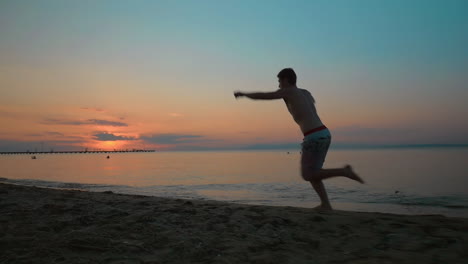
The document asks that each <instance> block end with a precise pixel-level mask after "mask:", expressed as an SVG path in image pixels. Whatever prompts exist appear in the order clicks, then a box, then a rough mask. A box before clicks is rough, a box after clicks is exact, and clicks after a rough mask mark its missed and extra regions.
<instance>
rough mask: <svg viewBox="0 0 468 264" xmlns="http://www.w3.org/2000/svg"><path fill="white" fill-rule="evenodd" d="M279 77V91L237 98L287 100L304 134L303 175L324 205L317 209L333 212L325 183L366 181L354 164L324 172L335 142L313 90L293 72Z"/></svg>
mask: <svg viewBox="0 0 468 264" xmlns="http://www.w3.org/2000/svg"><path fill="white" fill-rule="evenodd" d="M277 77H278V82H279V89H278V90H276V91H274V92H266V93H265V92H257V93H244V92H235V93H234V96H235V97H236V98H238V97H242V96H245V97H248V98H250V99H254V100H274V99H283V100H284V102H285V103H286V106H287V108H288V111H289V113H291V115H292V117H293V118H294V121H295V122H296V123H297V124H298V125H299V127H300V129H301V131H302V133H303V134H304V139H303V142H302V144H301V146H302V152H301V175H302V178H303V179H304V180H305V181H309V182H310V183H311V185H312V187H313V188H314V189H315V191H316V192H317V194H318V196H319V197H320V201H321V204H320V205H319V206H317V207H315V208H314V209H317V210H320V211H331V210H332V207H331V204H330V201H329V200H328V196H327V192H326V190H325V186H324V185H323V182H322V180H324V179H328V178H331V177H336V176H343V177H347V178H349V179H352V180H355V181H358V182H360V183H364V181H363V180H362V179H361V178H360V177H359V176H358V175H357V174H356V173H354V171H353V169H352V168H351V166H350V165H345V166H344V167H343V168H335V169H322V166H323V163H324V162H325V156H326V155H327V152H328V148H329V146H330V143H331V134H330V131H329V130H328V128H327V127H326V126H325V125H324V124H323V123H322V121H321V120H320V118H319V116H318V114H317V110H316V108H315V105H314V104H315V100H314V98H313V97H312V95H311V94H310V92H309V91H307V90H305V89H302V88H298V87H297V86H296V79H297V77H296V73H295V72H294V70H293V69H291V68H286V69H283V70H281V71H280V72H279V73H278V76H277Z"/></svg>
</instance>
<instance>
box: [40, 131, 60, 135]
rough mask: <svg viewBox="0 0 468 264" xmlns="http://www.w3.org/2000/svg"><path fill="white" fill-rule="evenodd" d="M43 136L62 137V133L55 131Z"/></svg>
mask: <svg viewBox="0 0 468 264" xmlns="http://www.w3.org/2000/svg"><path fill="white" fill-rule="evenodd" d="M44 134H46V135H49V136H63V134H62V133H60V132H56V131H46V132H44Z"/></svg>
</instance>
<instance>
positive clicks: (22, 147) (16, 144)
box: [0, 139, 86, 152]
mask: <svg viewBox="0 0 468 264" xmlns="http://www.w3.org/2000/svg"><path fill="white" fill-rule="evenodd" d="M85 143H86V141H84V140H54V141H20V140H1V139H0V152H9V151H28V150H29V151H41V150H43V151H50V150H51V149H53V150H54V151H63V150H81V149H82V147H80V146H76V144H85Z"/></svg>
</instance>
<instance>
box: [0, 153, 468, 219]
mask: <svg viewBox="0 0 468 264" xmlns="http://www.w3.org/2000/svg"><path fill="white" fill-rule="evenodd" d="M300 155H301V154H300V151H299V150H297V149H290V150H288V149H282V150H232V151H185V152H184V151H156V152H141V153H110V154H109V153H81V154H75V153H74V154H35V156H36V159H32V157H31V156H32V155H29V154H22V155H0V182H4V183H11V184H20V185H27V186H37V187H45V188H59V189H77V190H84V191H90V192H103V191H112V192H114V193H122V194H140V195H149V196H160V197H171V198H184V199H199V200H218V201H229V202H235V203H242V204H257V205H270V206H296V207H305V208H310V207H314V206H317V205H318V204H319V199H318V196H317V194H316V193H315V191H314V190H313V188H312V186H311V184H310V183H309V182H307V181H304V180H303V179H302V177H301V175H300V167H299V162H300ZM107 156H109V158H107ZM345 164H350V165H352V166H353V168H354V170H355V172H356V173H357V174H359V175H360V176H361V177H362V178H363V179H364V180H365V182H366V183H365V184H360V183H358V182H356V181H353V180H350V179H348V178H344V177H334V178H329V179H326V180H325V181H324V184H325V187H326V189H327V192H328V196H329V198H330V201H331V203H332V206H333V207H334V209H338V210H348V211H359V212H382V213H397V214H409V215H432V214H440V215H445V216H450V217H468V167H467V165H468V148H466V147H465V148H463V147H462V148H443V147H442V148H438V147H434V148H382V149H375V148H374V149H330V150H329V152H328V155H327V158H326V160H325V164H324V168H337V167H343V166H344V165H345Z"/></svg>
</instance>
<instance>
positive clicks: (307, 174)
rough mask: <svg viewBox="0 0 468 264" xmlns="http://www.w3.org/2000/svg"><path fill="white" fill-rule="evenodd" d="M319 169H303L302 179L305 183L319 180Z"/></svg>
mask: <svg viewBox="0 0 468 264" xmlns="http://www.w3.org/2000/svg"><path fill="white" fill-rule="evenodd" d="M320 173H321V169H316V168H303V169H302V178H303V179H304V180H306V181H318V180H320Z"/></svg>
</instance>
